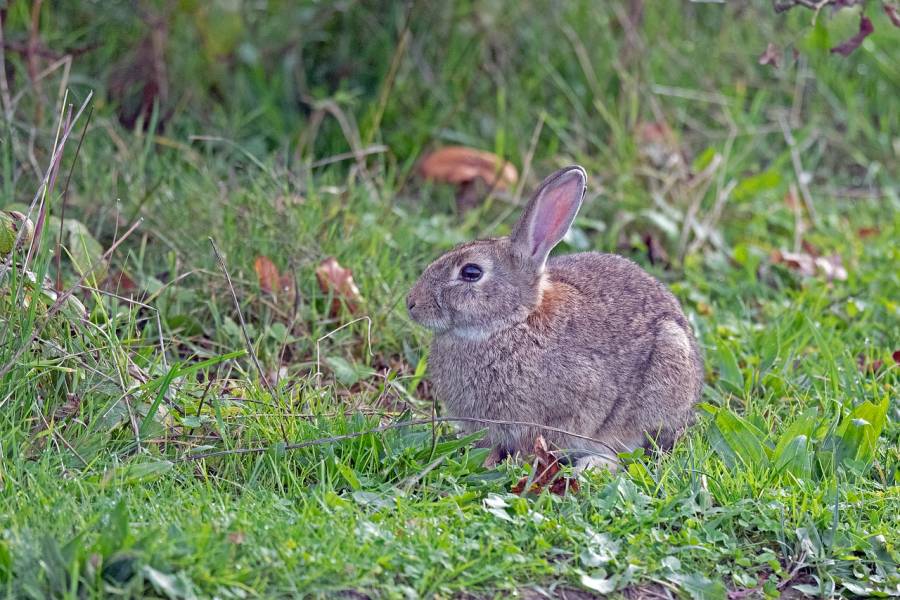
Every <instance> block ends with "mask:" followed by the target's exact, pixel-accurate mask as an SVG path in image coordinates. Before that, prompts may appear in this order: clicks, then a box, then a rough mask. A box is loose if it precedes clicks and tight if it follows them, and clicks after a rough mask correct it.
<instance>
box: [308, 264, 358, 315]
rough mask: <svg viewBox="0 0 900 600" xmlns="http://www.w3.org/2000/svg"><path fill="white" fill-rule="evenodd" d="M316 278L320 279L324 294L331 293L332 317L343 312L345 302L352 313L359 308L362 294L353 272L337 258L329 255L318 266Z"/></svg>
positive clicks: (320, 286) (320, 287)
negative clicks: (342, 305)
mask: <svg viewBox="0 0 900 600" xmlns="http://www.w3.org/2000/svg"><path fill="white" fill-rule="evenodd" d="M316 279H318V281H319V289H321V290H322V293H323V294H331V295H332V300H331V310H330V312H329V314H330V315H331V317H332V318H333V317H336V316H338V314H340V312H341V304H342V303H343V304H344V305H345V306H346V307H347V310H348V311H350V313H351V314H355V313H356V312H357V311H358V310H359V305H360V304H361V303H362V294H360V293H359V288H358V287H356V283H355V282H354V281H353V272H352V271H350V269H345V268H344V267H342V266H341V265H340V263H339V262H338V261H337V259H336V258H334V257H333V256H329V257H328V258H326V259H325V260H323V261H322V262H321V263H319V266H318V267H316Z"/></svg>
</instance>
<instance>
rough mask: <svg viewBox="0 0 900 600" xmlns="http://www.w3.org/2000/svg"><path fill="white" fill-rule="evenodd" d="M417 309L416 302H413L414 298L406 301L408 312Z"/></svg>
mask: <svg viewBox="0 0 900 600" xmlns="http://www.w3.org/2000/svg"><path fill="white" fill-rule="evenodd" d="M415 307H416V301H415V300H413V299H412V298H407V299H406V309H407V310H412V309H414V308H415Z"/></svg>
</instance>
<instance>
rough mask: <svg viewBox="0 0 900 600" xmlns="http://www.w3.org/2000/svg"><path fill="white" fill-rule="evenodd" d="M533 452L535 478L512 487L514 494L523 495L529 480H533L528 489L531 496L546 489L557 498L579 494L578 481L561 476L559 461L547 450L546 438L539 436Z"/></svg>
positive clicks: (527, 478) (526, 479) (527, 479)
mask: <svg viewBox="0 0 900 600" xmlns="http://www.w3.org/2000/svg"><path fill="white" fill-rule="evenodd" d="M533 452H534V458H535V462H534V475H533V477H531V478H529V477H523V478H522V479H520V480H519V481H518V482H517V483H516V485H514V486H513V487H512V493H514V494H522V493H523V492H524V491H525V488H526V486H528V482H529V479H531V486H530V487H528V493H530V494H540V493H541V492H542V491H543V490H544V489H547V490H548V491H549V492H550V493H551V494H556V495H557V496H564V495H565V494H567V493H568V494H575V493H578V488H579V484H578V480H577V479H574V478H569V477H564V476H562V475H561V474H560V471H561V469H560V466H559V459H557V458H556V456H554V455H553V454H552V453H551V452H550V451H549V450H548V449H547V442H546V440H544V436H542V435H539V436H538V437H537V439H536V440H534V450H533Z"/></svg>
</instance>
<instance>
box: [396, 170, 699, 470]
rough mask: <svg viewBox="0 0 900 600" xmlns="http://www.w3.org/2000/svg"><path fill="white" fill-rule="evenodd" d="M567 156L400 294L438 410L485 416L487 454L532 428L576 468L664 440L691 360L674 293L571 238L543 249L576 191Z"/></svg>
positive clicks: (522, 447)
mask: <svg viewBox="0 0 900 600" xmlns="http://www.w3.org/2000/svg"><path fill="white" fill-rule="evenodd" d="M585 182H586V176H585V172H584V170H583V169H582V168H581V167H578V166H573V167H568V168H565V169H562V170H560V171H558V172H556V173H554V174H553V175H551V176H550V177H548V178H547V179H546V180H545V181H544V182H543V183H542V184H541V186H540V187H539V188H538V190H537V191H536V192H535V194H534V197H533V198H532V199H531V200H530V201H529V203H528V205H527V206H526V208H525V212H524V214H523V215H522V218H521V219H520V220H519V222H518V224H516V226H515V229H514V230H513V232H512V235H510V236H509V237H503V238H497V239H489V240H478V241H474V242H469V243H466V244H462V245H460V246H458V247H456V248H454V249H453V250H451V251H450V252H448V253H446V254H444V255H443V256H441V257H440V258H439V259H437V260H436V261H435V262H434V263H432V264H431V265H429V266H428V268H427V269H425V272H424V273H423V274H422V276H421V277H420V278H419V280H418V281H417V282H416V284H415V285H414V286H413V288H412V290H411V291H410V292H409V296H408V297H407V308H408V309H409V314H410V316H411V317H412V318H413V319H414V320H415V321H416V322H418V323H420V324H422V325H424V326H425V327H427V328H429V329H431V330H432V331H434V334H435V335H434V341H433V343H432V346H431V355H430V357H429V368H430V371H431V377H432V379H433V382H434V386H435V390H436V392H437V394H438V397H439V398H440V399H441V400H442V401H443V402H444V404H445V407H446V412H447V413H448V415H449V416H451V417H464V418H475V419H486V420H499V421H517V422H520V423H533V424H536V425H541V426H547V427H551V428H555V429H558V430H565V431H567V432H572V433H575V434H578V435H580V436H586V437H589V438H592V439H593V440H598V441H591V440H586V439H584V438H583V437H574V436H571V435H567V434H565V433H560V432H558V431H553V430H545V429H540V428H537V427H533V426H529V425H527V424H525V425H523V424H519V425H505V424H497V423H489V424H487V425H485V424H481V423H473V422H464V423H463V425H462V427H463V428H464V429H465V430H468V431H472V430H478V429H481V428H483V427H485V426H487V429H488V434H487V437H486V441H487V442H488V443H490V444H491V445H492V446H493V447H494V448H495V449H496V450H498V451H499V452H500V454H501V455H505V454H513V453H516V452H522V453H527V452H529V451H530V450H531V449H532V448H533V446H534V442H535V438H536V437H537V436H538V435H543V436H544V437H545V439H546V440H547V441H548V442H549V443H550V444H552V445H555V446H557V447H559V448H565V449H570V450H575V451H578V452H579V453H580V458H578V460H577V463H576V468H577V469H578V470H581V469H584V468H585V467H589V466H594V465H606V466H609V467H614V466H615V465H616V464H617V458H616V453H617V452H627V451H631V450H633V449H635V448H637V447H639V446H642V445H645V444H647V443H648V440H650V439H654V440H655V442H656V444H658V445H659V446H660V447H662V448H668V447H670V446H671V445H672V444H673V443H674V441H675V439H676V438H677V436H678V435H679V434H680V433H681V432H682V431H683V430H684V429H685V428H686V427H687V426H688V425H690V424H691V422H692V421H693V417H694V404H695V403H696V402H697V400H698V398H699V395H700V390H701V387H702V385H703V362H702V358H701V355H700V351H699V348H698V346H697V342H696V340H695V339H694V335H693V332H692V331H691V327H690V325H689V324H688V321H687V319H686V318H685V316H684V313H683V312H682V310H681V307H680V306H679V304H678V301H677V300H676V299H675V297H674V296H672V294H671V293H670V292H669V291H668V290H667V289H666V288H665V286H663V285H662V284H661V283H660V282H659V281H657V280H656V279H654V278H653V277H652V276H650V275H649V274H647V273H646V272H645V271H643V270H642V269H641V268H640V267H638V266H637V265H636V264H635V263H633V262H631V261H630V260H628V259H625V258H622V257H620V256H616V255H613V254H600V253H597V252H585V253H580V254H570V255H566V256H555V257H553V258H550V259H548V255H549V254H550V251H551V250H552V249H553V247H554V246H556V244H558V243H559V241H560V240H562V238H563V236H564V235H565V234H566V232H567V231H568V230H569V227H570V226H571V224H572V221H573V220H574V219H575V215H576V213H577V212H578V209H579V207H580V206H581V201H582V198H583V197H584V191H585Z"/></svg>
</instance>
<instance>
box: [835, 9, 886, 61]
mask: <svg viewBox="0 0 900 600" xmlns="http://www.w3.org/2000/svg"><path fill="white" fill-rule="evenodd" d="M873 31H875V28H874V27H873V26H872V21H871V20H870V19H869V17H867V16H865V15H860V17H859V31H858V32H856V35H854V36H853V37H850V38H847V39H846V40H844V41H843V42H841V43H840V44H838V45H837V46H835V47H834V48H832V49H831V52H832V53H837V54H840V55H841V56H850V55H851V54H852V53H853V51H854V50H856V49H857V48H859V45H860V44H862V43H863V40H864V39H866V38H867V37H869V35H871V33H872V32H873Z"/></svg>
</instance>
